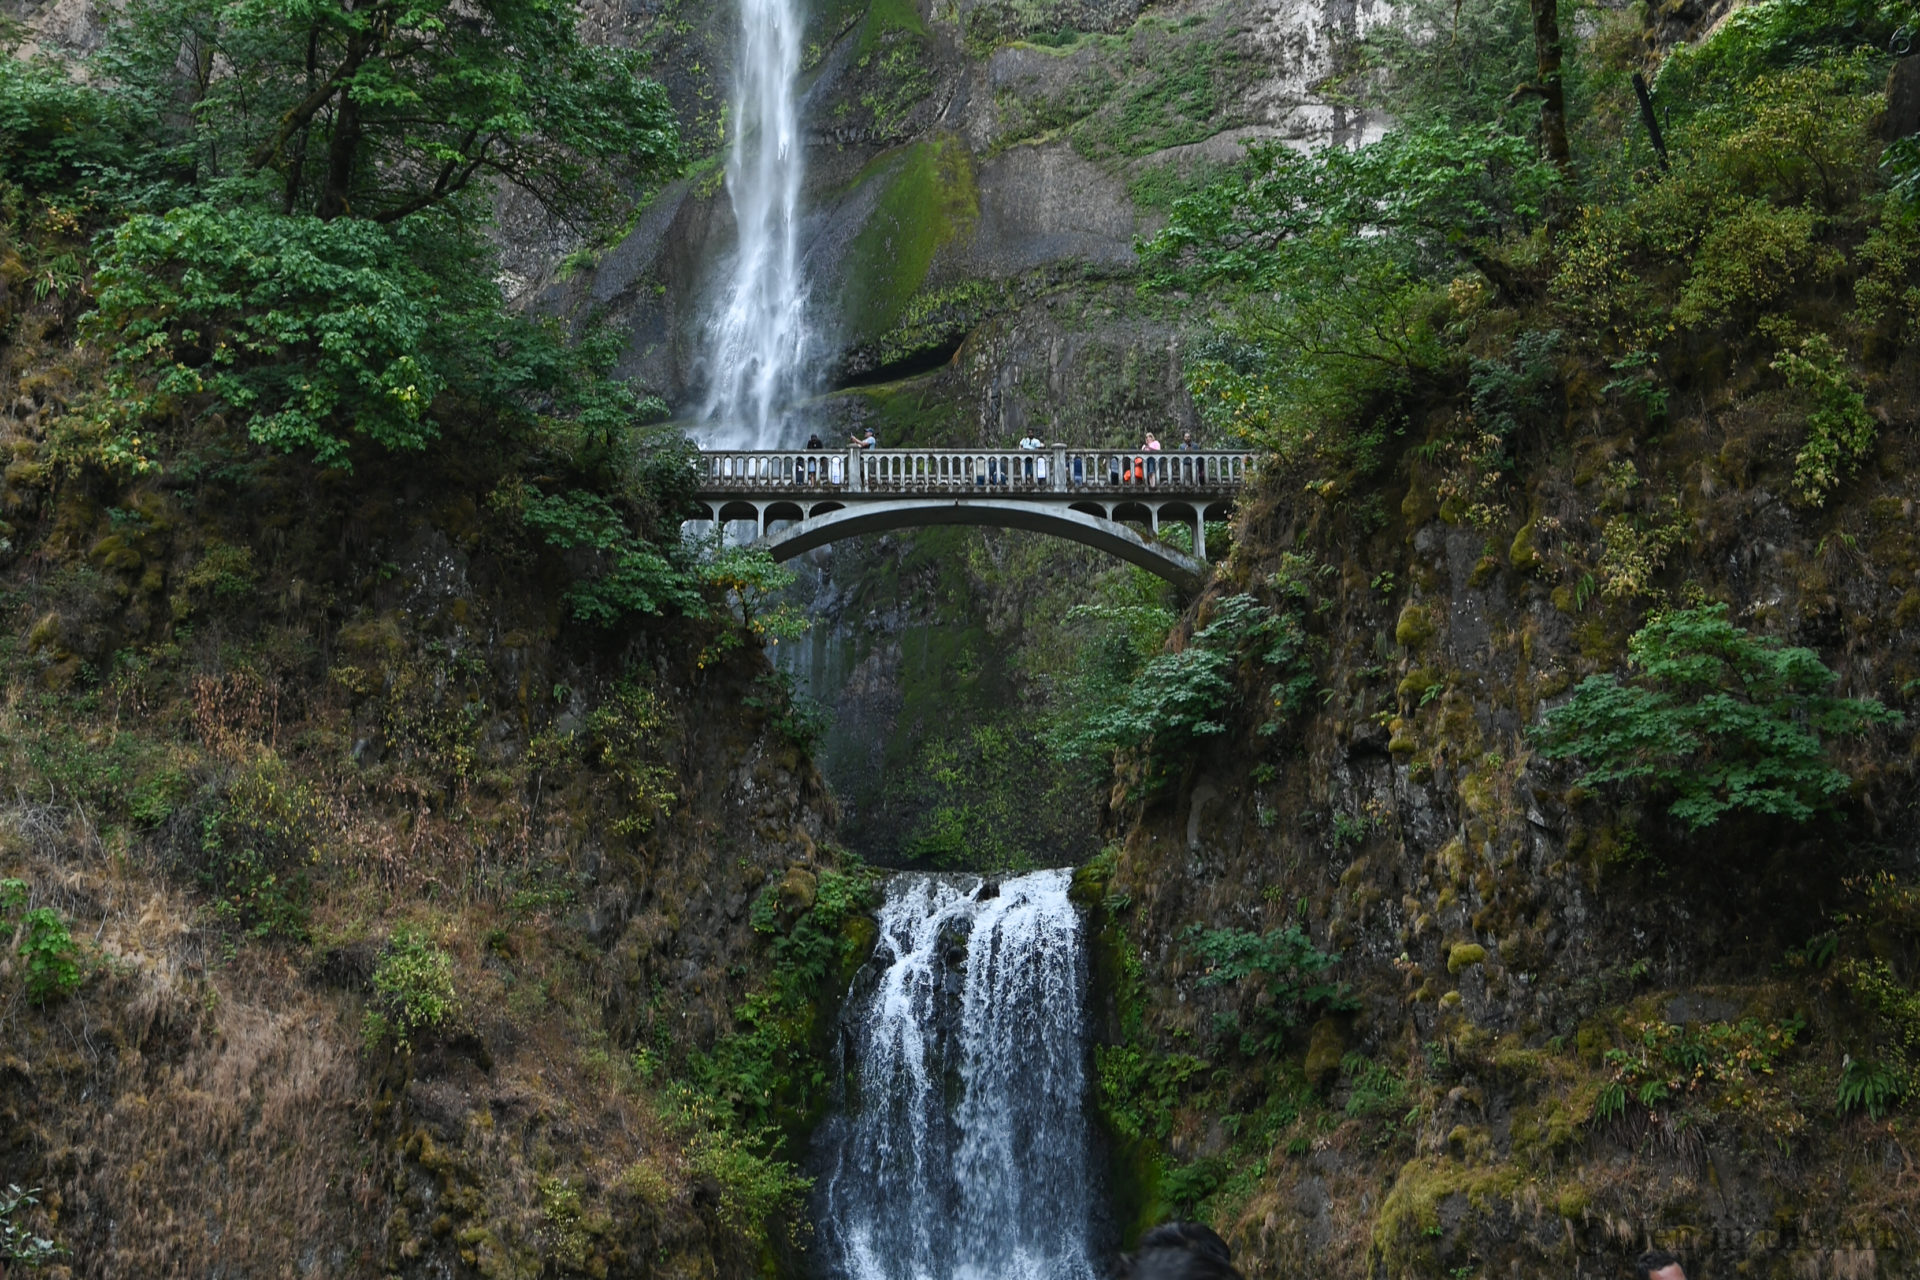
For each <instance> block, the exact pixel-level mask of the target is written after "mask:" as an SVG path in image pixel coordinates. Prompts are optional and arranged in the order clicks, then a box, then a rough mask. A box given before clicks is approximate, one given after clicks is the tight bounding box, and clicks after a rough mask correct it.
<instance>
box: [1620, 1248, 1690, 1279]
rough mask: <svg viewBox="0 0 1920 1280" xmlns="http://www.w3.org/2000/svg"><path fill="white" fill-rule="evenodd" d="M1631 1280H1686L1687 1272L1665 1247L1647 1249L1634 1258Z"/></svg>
mask: <svg viewBox="0 0 1920 1280" xmlns="http://www.w3.org/2000/svg"><path fill="white" fill-rule="evenodd" d="M1633 1280H1687V1273H1686V1272H1685V1271H1683V1270H1681V1269H1680V1259H1678V1258H1676V1257H1674V1256H1673V1255H1672V1254H1670V1253H1668V1252H1667V1251H1666V1250H1665V1249H1649V1250H1647V1251H1646V1252H1645V1253H1643V1254H1641V1255H1640V1256H1639V1257H1638V1258H1635V1259H1634V1262H1633Z"/></svg>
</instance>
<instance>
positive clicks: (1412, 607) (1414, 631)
mask: <svg viewBox="0 0 1920 1280" xmlns="http://www.w3.org/2000/svg"><path fill="white" fill-rule="evenodd" d="M1393 638H1394V639H1395V640H1397V641H1399V642H1400V643H1401V644H1403V645H1405V646H1406V647H1407V648H1408V649H1409V650H1412V651H1414V652H1418V651H1419V650H1421V649H1423V648H1425V647H1426V644H1427V641H1429V640H1431V639H1433V617H1432V615H1430V614H1429V613H1428V612H1427V610H1426V607H1425V606H1424V605H1417V604H1414V603H1412V602H1411V601H1409V602H1408V603H1407V606H1406V608H1404V609H1402V610H1401V611H1400V621H1399V622H1398V623H1397V624H1395V626H1394V628H1393Z"/></svg>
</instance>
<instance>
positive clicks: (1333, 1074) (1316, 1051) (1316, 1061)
mask: <svg viewBox="0 0 1920 1280" xmlns="http://www.w3.org/2000/svg"><path fill="white" fill-rule="evenodd" d="M1346 1052H1347V1038H1346V1036H1345V1035H1344V1034H1343V1033H1342V1031H1341V1029H1340V1021H1339V1019H1337V1018H1322V1019H1320V1021H1318V1022H1316V1023H1314V1024H1313V1036H1312V1038H1311V1039H1310V1040H1309V1041H1308V1042H1307V1060H1306V1063H1305V1069H1306V1073H1307V1079H1308V1080H1309V1081H1311V1082H1312V1084H1313V1087H1314V1088H1316V1089H1325V1088H1326V1087H1327V1086H1328V1085H1329V1084H1332V1083H1333V1081H1334V1080H1335V1079H1336V1078H1337V1077H1338V1076H1339V1074H1340V1059H1341V1058H1342V1057H1344V1056H1345V1054H1346Z"/></svg>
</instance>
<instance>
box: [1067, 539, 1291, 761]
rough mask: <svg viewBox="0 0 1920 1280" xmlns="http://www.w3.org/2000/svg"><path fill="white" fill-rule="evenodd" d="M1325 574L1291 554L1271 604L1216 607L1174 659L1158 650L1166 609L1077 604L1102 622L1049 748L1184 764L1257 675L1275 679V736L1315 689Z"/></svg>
mask: <svg viewBox="0 0 1920 1280" xmlns="http://www.w3.org/2000/svg"><path fill="white" fill-rule="evenodd" d="M1325 572H1326V569H1325V567H1324V566H1320V565H1317V564H1315V563H1314V561H1313V560H1312V559H1311V558H1309V557H1305V556H1297V555H1291V554H1290V555H1288V556H1286V557H1284V558H1283V564H1282V568H1281V569H1280V570H1279V571H1278V572H1276V573H1274V574H1273V575H1271V576H1270V578H1269V580H1268V583H1267V586H1268V588H1269V590H1270V591H1271V593H1272V594H1273V596H1274V597H1275V603H1274V604H1273V605H1272V606H1268V605H1263V604H1261V603H1260V602H1259V601H1258V600H1257V599H1255V598H1254V597H1253V596H1252V595H1248V594H1245V593H1241V594H1238V595H1232V596H1227V597H1225V598H1223V599H1221V600H1219V601H1216V602H1215V603H1214V605H1213V608H1212V615H1211V617H1210V619H1209V620H1208V622H1207V625H1206V626H1204V627H1202V628H1201V629H1199V630H1198V631H1196V632H1195V633H1194V635H1193V638H1192V641H1191V642H1190V643H1189V644H1188V645H1187V646H1186V647H1185V648H1183V649H1180V650H1178V651H1175V652H1172V653H1150V652H1149V651H1148V650H1149V646H1152V647H1158V642H1159V634H1160V632H1159V630H1158V628H1159V627H1161V626H1164V625H1165V623H1164V617H1165V615H1164V612H1163V611H1161V610H1160V609H1158V608H1157V607H1155V606H1118V607H1116V606H1081V607H1079V608H1077V609H1076V610H1074V612H1073V613H1072V614H1070V615H1069V616H1070V617H1077V618H1088V619H1094V620H1098V621H1100V622H1103V623H1105V624H1106V631H1105V633H1104V634H1103V635H1102V636H1099V637H1096V639H1095V640H1094V642H1093V643H1092V644H1091V645H1090V646H1089V648H1088V651H1087V654H1088V656H1087V658H1086V660H1085V662H1084V665H1083V668H1082V671H1081V673H1080V679H1079V681H1078V683H1077V684H1076V685H1075V686H1074V687H1073V688H1072V689H1071V690H1070V691H1069V695H1068V697H1067V699H1066V700H1065V703H1066V705H1065V707H1064V708H1063V710H1062V712H1061V713H1060V716H1059V718H1058V720H1057V722H1056V724H1055V726H1054V729H1053V732H1052V735H1051V738H1052V741H1051V745H1052V747H1053V749H1054V751H1055V752H1056V753H1058V754H1059V755H1060V756H1062V757H1064V758H1066V759H1069V760H1073V759H1096V758H1097V759H1107V758H1110V757H1112V756H1114V755H1116V754H1122V753H1137V754H1140V755H1142V756H1144V757H1146V758H1148V759H1149V760H1150V761H1158V762H1159V764H1157V765H1154V766H1153V767H1152V768H1150V770H1149V781H1150V783H1154V782H1158V781H1160V780H1163V779H1162V778H1161V776H1160V773H1159V770H1160V769H1163V768H1164V767H1166V765H1167V764H1168V763H1169V762H1172V761H1177V760H1181V759H1183V758H1184V753H1185V751H1186V750H1187V749H1188V748H1189V747H1191V746H1192V745H1193V743H1195V742H1196V741H1197V740H1198V739H1201V738H1209V737H1215V736H1218V735H1219V734H1222V733H1224V732H1226V723H1225V720H1224V718H1223V717H1224V714H1225V712H1226V711H1227V709H1228V707H1229V706H1230V705H1232V703H1233V702H1234V699H1235V696H1236V695H1235V688H1236V685H1235V678H1236V677H1237V676H1238V675H1240V674H1241V673H1242V671H1243V669H1244V670H1246V671H1250V672H1251V671H1257V672H1259V673H1261V674H1262V675H1263V676H1265V677H1266V678H1267V679H1269V680H1270V681H1271V684H1270V686H1269V689H1268V697H1269V710H1270V718H1269V719H1267V720H1266V722H1265V723H1264V724H1263V725H1262V726H1261V728H1262V732H1265V733H1272V732H1275V731H1276V730H1277V729H1278V728H1279V727H1280V723H1281V722H1282V721H1283V720H1284V719H1286V718H1287V717H1289V716H1291V715H1293V714H1294V713H1296V712H1298V711H1300V710H1302V709H1303V708H1304V707H1305V706H1306V705H1307V702H1308V700H1309V697H1310V695H1311V694H1312V692H1313V690H1314V688H1315V687H1316V686H1315V681H1314V676H1313V661H1314V658H1315V657H1316V655H1317V654H1318V652H1319V650H1320V648H1321V645H1320V643H1319V642H1318V641H1317V640H1316V639H1315V638H1314V637H1313V636H1312V635H1311V634H1310V633H1309V632H1308V630H1307V620H1308V617H1309V615H1310V613H1311V612H1312V611H1313V609H1314V608H1315V607H1316V604H1315V600H1316V595H1315V584H1316V581H1317V579H1319V578H1320V577H1321V576H1322V575H1323V574H1324V573H1325Z"/></svg>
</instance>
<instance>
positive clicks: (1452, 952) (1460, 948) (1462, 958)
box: [1447, 942, 1487, 973]
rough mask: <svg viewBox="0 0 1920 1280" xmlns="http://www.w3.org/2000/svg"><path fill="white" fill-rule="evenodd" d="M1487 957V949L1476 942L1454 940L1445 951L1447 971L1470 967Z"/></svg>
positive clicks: (1453, 971) (1458, 970)
mask: <svg viewBox="0 0 1920 1280" xmlns="http://www.w3.org/2000/svg"><path fill="white" fill-rule="evenodd" d="M1486 958H1487V949H1486V948H1485V947H1483V946H1481V945H1480V944H1479V943H1477V942H1456V943H1454V944H1453V946H1452V948H1451V949H1449V950H1448V952H1447V972H1448V973H1459V972H1460V971H1461V970H1462V969H1471V968H1472V967H1473V966H1474V965H1477V964H1480V963H1481V962H1483V961H1484V960H1486Z"/></svg>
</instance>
